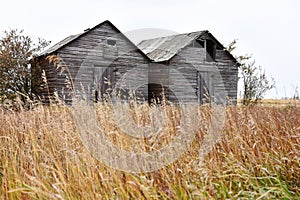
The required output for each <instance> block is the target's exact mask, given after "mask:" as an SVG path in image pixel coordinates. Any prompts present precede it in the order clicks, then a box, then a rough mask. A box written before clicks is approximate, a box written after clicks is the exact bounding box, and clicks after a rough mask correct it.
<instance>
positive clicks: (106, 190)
mask: <svg viewBox="0 0 300 200" xmlns="http://www.w3.org/2000/svg"><path fill="white" fill-rule="evenodd" d="M151 109H157V108H150V107H147V106H142V107H134V108H132V115H133V117H134V119H135V120H136V121H143V120H145V121H147V117H145V115H146V114H147V112H149V110H151ZM164 109H165V110H166V111H165V112H166V113H168V114H167V116H168V119H167V120H168V123H167V126H169V128H166V130H165V132H166V134H165V137H171V136H172V135H174V134H176V127H178V126H180V124H179V125H178V121H177V118H176V115H177V114H178V113H177V112H179V111H177V110H176V108H173V107H169V106H166V107H164ZM200 109H201V111H202V119H201V123H202V124H203V127H205V126H206V125H207V123H209V121H210V120H209V118H210V117H209V116H210V111H209V108H208V107H205V108H200ZM97 112H98V116H99V118H98V120H99V124H100V126H101V127H102V128H103V129H105V130H106V131H107V132H110V133H114V134H111V136H110V137H111V140H112V141H114V142H115V143H116V144H117V143H118V141H119V140H118V138H119V139H120V138H121V136H120V135H121V133H120V132H119V131H120V130H119V129H118V128H117V127H116V125H114V121H113V118H111V117H109V116H110V115H111V109H110V107H109V106H107V105H97ZM205 130H206V129H205V128H203V129H199V131H198V132H197V134H196V136H195V137H196V138H195V140H194V142H193V143H192V145H191V146H190V148H189V149H188V151H187V152H186V154H185V155H184V156H182V157H181V158H180V159H178V160H177V161H176V162H174V163H172V164H169V165H167V166H166V167H164V168H162V169H160V170H157V171H154V172H149V173H128V172H122V171H118V170H116V169H113V168H111V167H108V166H105V165H104V164H102V162H100V161H98V160H97V159H95V158H94V157H93V156H92V155H91V154H90V153H89V152H88V151H87V150H86V148H85V147H84V145H83V144H82V141H81V140H80V138H79V135H78V132H77V130H76V127H75V124H74V119H73V118H72V115H71V111H70V108H68V107H65V106H50V107H45V106H36V107H35V108H34V109H32V110H22V109H21V110H19V111H10V110H7V109H4V108H0V199H228V198H229V199H244V198H246V199H299V198H300V107H298V106H295V105H293V104H292V105H285V106H269V105H264V106H253V107H242V106H238V107H228V108H227V110H226V121H225V125H224V127H223V130H222V137H221V139H220V141H219V142H218V143H217V144H216V145H215V146H214V148H213V149H212V150H211V151H210V152H209V153H208V154H207V155H206V157H205V159H204V162H203V163H202V164H201V165H200V164H199V154H198V149H199V148H200V147H201V144H202V140H203V135H205V134H206V131H205ZM122 141H123V143H122V144H121V145H123V146H124V148H126V143H125V144H124V141H126V140H124V139H122ZM168 142H169V140H168V138H161V140H160V141H146V140H143V141H140V145H144V147H145V150H146V151H150V150H151V149H152V147H153V146H155V145H156V146H155V148H159V147H161V146H162V145H164V144H165V143H168ZM128 145H129V144H128ZM128 149H129V148H128Z"/></svg>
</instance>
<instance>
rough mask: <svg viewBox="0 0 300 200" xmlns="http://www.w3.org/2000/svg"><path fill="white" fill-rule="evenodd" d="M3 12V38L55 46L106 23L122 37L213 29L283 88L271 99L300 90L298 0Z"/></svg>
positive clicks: (65, 4) (72, 0)
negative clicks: (13, 35)
mask: <svg viewBox="0 0 300 200" xmlns="http://www.w3.org/2000/svg"><path fill="white" fill-rule="evenodd" d="M0 10H1V11H0V19H1V20H0V31H1V34H2V33H3V31H4V30H9V29H12V28H17V29H24V31H25V33H26V34H28V35H30V36H32V37H43V38H44V39H47V40H50V41H52V44H54V43H56V42H58V41H60V40H61V39H63V38H65V37H66V36H68V35H70V34H76V33H80V32H82V31H83V30H84V29H86V28H90V27H93V26H95V25H97V24H99V23H100V22H102V21H104V20H110V21H111V22H112V23H113V24H114V25H115V26H116V27H117V28H119V29H120V30H121V31H122V32H126V31H132V30H135V29H143V28H159V29H167V30H171V31H175V32H179V33H185V32H192V31H200V30H209V31H210V32H211V33H212V34H213V35H214V36H215V37H216V38H217V39H218V40H219V41H220V42H221V43H223V44H228V43H229V42H230V41H232V40H233V39H234V38H236V39H238V45H237V46H238V49H237V51H236V52H235V54H244V53H251V54H252V55H253V57H254V58H255V59H256V63H257V64H258V65H261V66H262V67H263V68H264V69H265V70H266V72H267V74H268V75H271V76H273V77H274V78H275V80H276V87H277V89H276V90H273V91H272V92H270V93H269V94H268V95H267V96H268V97H273V98H281V97H285V96H287V97H291V96H292V95H293V94H294V93H295V88H296V87H300V79H299V75H300V66H299V65H300V55H299V53H300V51H299V50H298V48H299V47H300V37H299V35H300V22H299V21H300V1H298V0H282V1H280V0H252V1H245V0H226V1H224V0H218V1H217V0H209V1H201V0H181V1H178V0H147V1H144V0H109V1H101V0H84V1H82V0H52V1H41V0H40V1H38V0H26V1H23V0H20V1H17V0H9V1H4V2H1V9H0ZM298 91H299V92H300V89H298Z"/></svg>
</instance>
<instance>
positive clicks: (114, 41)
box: [107, 39, 117, 46]
mask: <svg viewBox="0 0 300 200" xmlns="http://www.w3.org/2000/svg"><path fill="white" fill-rule="evenodd" d="M116 43H117V41H116V40H112V39H108V40H107V44H108V45H110V46H116Z"/></svg>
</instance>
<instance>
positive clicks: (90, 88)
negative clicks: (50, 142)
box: [32, 21, 238, 104]
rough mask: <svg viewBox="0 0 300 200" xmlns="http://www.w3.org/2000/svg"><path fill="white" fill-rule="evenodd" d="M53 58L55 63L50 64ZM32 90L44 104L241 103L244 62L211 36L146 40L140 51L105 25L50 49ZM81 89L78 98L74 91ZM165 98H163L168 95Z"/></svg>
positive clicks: (35, 69) (38, 61)
mask: <svg viewBox="0 0 300 200" xmlns="http://www.w3.org/2000/svg"><path fill="white" fill-rule="evenodd" d="M49 58H50V59H49ZM32 77H33V82H32V89H33V91H34V92H35V93H36V94H39V96H40V97H41V99H42V100H43V101H44V102H48V101H49V99H51V98H52V96H53V95H54V94H57V96H58V97H60V98H61V99H63V100H64V101H66V102H71V101H72V96H73V95H74V94H75V93H76V94H77V95H78V94H80V93H85V94H86V96H88V98H89V99H90V100H94V101H99V100H101V99H103V98H104V97H105V96H106V95H110V93H111V92H112V91H118V92H119V94H121V95H122V96H124V98H125V99H126V98H128V96H130V93H131V92H134V94H135V95H136V98H138V99H143V100H145V101H149V102H151V101H153V100H161V99H162V96H165V97H166V99H167V100H169V101H174V102H176V101H180V102H199V103H200V104H202V103H206V102H218V101H219V102H220V101H221V100H220V99H222V98H223V99H224V98H226V100H227V101H230V102H231V103H233V104H235V103H236V99H237V80H238V63H237V61H236V60H235V59H234V57H233V56H232V55H231V54H230V53H229V52H228V51H226V50H225V48H224V47H223V45H222V44H221V43H220V42H219V41H218V40H217V39H216V38H215V37H214V36H213V35H212V34H211V33H209V32H208V31H201V32H193V33H187V34H179V35H174V36H169V37H161V38H155V39H151V40H145V41H142V42H141V43H140V44H138V45H137V46H136V45H135V44H133V43H132V42H131V41H130V40H129V39H128V38H127V37H126V36H125V35H123V34H122V33H121V32H120V31H119V30H118V29H117V28H116V27H115V26H114V25H113V24H112V23H111V22H109V21H104V22H102V23H100V24H98V25H97V26H95V27H93V28H91V29H87V30H85V31H84V32H83V33H80V34H77V35H72V36H69V37H67V38H66V39H64V40H62V41H61V42H59V43H57V44H55V45H54V46H52V47H50V48H49V49H48V50H46V51H45V52H43V53H42V54H41V55H40V56H39V57H37V58H35V59H34V60H33V64H32ZM74 88H75V90H76V91H75V93H74V90H73V89H74ZM162 94H163V95H162Z"/></svg>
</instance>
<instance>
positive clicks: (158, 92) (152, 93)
mask: <svg viewBox="0 0 300 200" xmlns="http://www.w3.org/2000/svg"><path fill="white" fill-rule="evenodd" d="M167 90H168V89H167V88H165V87H163V86H162V85H160V84H155V83H150V84H148V102H149V103H150V104H151V103H154V104H161V103H162V102H163V100H164V99H167V95H168V94H167Z"/></svg>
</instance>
